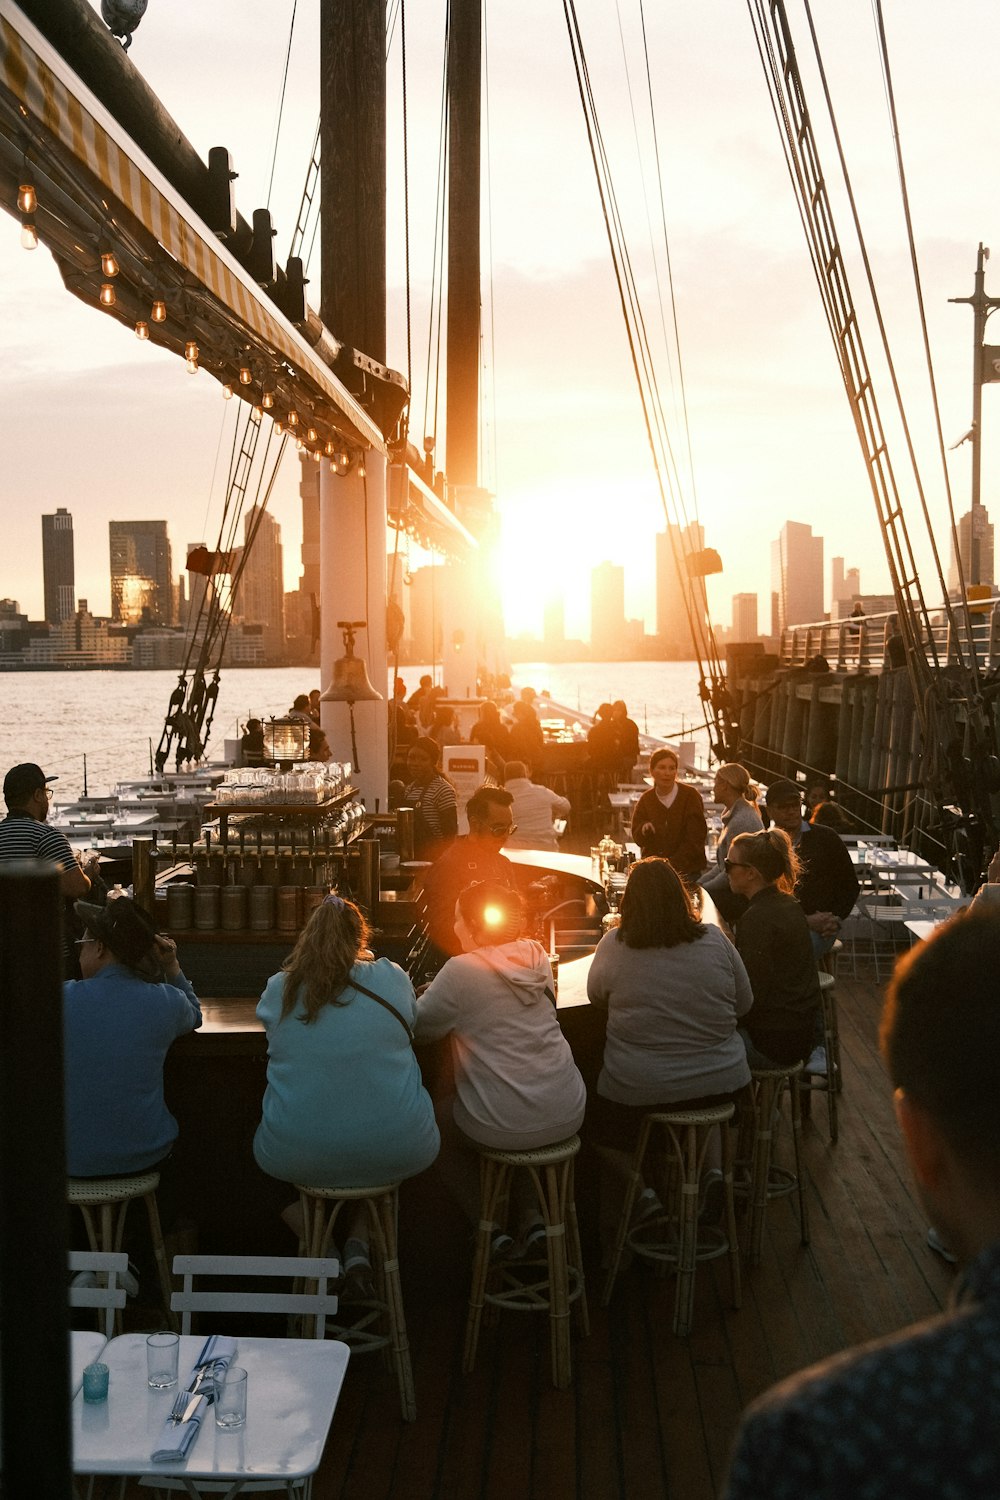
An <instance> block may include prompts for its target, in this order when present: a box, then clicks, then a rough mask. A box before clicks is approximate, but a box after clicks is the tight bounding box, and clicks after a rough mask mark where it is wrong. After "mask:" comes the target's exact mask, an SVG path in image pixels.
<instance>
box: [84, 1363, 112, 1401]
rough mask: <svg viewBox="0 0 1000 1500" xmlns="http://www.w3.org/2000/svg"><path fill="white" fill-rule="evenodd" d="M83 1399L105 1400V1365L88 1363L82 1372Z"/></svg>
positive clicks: (106, 1369)
mask: <svg viewBox="0 0 1000 1500" xmlns="http://www.w3.org/2000/svg"><path fill="white" fill-rule="evenodd" d="M83 1399H84V1401H106V1400H107V1399H108V1367H107V1365H100V1364H98V1365H88V1366H87V1367H86V1369H85V1370H84V1372H83Z"/></svg>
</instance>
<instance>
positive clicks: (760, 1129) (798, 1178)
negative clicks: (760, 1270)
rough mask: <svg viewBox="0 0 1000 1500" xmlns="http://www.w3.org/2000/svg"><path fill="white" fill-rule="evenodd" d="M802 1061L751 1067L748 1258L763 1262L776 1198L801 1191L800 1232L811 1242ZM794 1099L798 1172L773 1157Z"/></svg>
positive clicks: (794, 1129) (796, 1166)
mask: <svg viewBox="0 0 1000 1500" xmlns="http://www.w3.org/2000/svg"><path fill="white" fill-rule="evenodd" d="M801 1077H802V1063H800V1062H797V1063H791V1064H789V1066H788V1067H787V1068H751V1070H750V1081H751V1085H752V1088H753V1094H754V1106H755V1111H754V1113H755V1119H754V1133H753V1151H752V1160H751V1165H750V1182H749V1189H748V1191H749V1195H750V1211H749V1214H748V1216H747V1243H746V1254H747V1260H748V1261H749V1262H750V1264H751V1265H753V1266H756V1265H759V1264H760V1259H761V1253H762V1250H763V1245H764V1219H765V1216H766V1213H767V1205H768V1202H769V1200H770V1199H772V1198H783V1197H785V1196H786V1195H787V1194H788V1193H793V1192H797V1193H798V1198H799V1233H800V1238H801V1242H802V1244H803V1245H808V1243H809V1210H808V1207H807V1205H806V1196H805V1169H804V1167H803V1164H802V1100H801V1094H800V1080H801ZM786 1093H787V1094H789V1096H790V1097H791V1101H792V1110H791V1112H792V1145H793V1147H794V1151H795V1171H794V1172H791V1171H789V1170H788V1169H787V1168H785V1167H778V1166H775V1165H774V1163H773V1160H772V1157H773V1151H774V1137H775V1133H776V1131H777V1127H778V1121H779V1119H780V1118H781V1101H782V1099H783V1098H784V1096H785V1094H786Z"/></svg>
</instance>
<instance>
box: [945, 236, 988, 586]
mask: <svg viewBox="0 0 1000 1500" xmlns="http://www.w3.org/2000/svg"><path fill="white" fill-rule="evenodd" d="M989 258H990V252H989V250H988V249H987V248H986V247H985V246H984V245H980V246H979V253H978V255H977V256H976V282H975V290H974V291H973V294H972V296H971V297H949V298H948V301H949V302H957V303H962V304H964V305H965V306H966V307H971V308H972V315H973V324H972V428H971V438H970V441H971V443H972V514H971V515H970V516H969V554H968V558H963V557H962V549H961V547H956V551H957V555H958V560H959V566H960V567H967V570H968V572H967V577H966V579H965V582H966V583H967V584H968V583H973V584H983V583H985V584H989V585H990V586H991V587H992V584H993V579H992V578H984V577H983V576H982V572H983V563H982V556H981V551H982V549H981V547H980V545H979V543H980V533H981V529H982V526H983V525H984V524H985V516H983V515H981V514H980V510H981V507H982V498H981V494H982V491H981V480H982V458H983V385H984V384H985V383H986V382H988V381H993V380H1000V347H997V346H996V345H989V344H986V343H984V339H985V338H986V320H987V318H988V317H989V315H990V313H991V312H992V311H993V309H994V308H996V307H1000V297H988V296H987V295H986V262H987V261H988V260H989ZM957 540H958V539H957V538H956V543H957Z"/></svg>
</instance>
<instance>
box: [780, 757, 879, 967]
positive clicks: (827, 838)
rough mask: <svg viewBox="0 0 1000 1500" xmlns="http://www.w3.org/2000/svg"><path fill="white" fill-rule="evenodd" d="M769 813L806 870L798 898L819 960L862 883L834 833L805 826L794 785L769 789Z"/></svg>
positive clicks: (788, 783)
mask: <svg viewBox="0 0 1000 1500" xmlns="http://www.w3.org/2000/svg"><path fill="white" fill-rule="evenodd" d="M767 812H768V816H769V817H770V819H771V822H772V823H773V824H774V826H775V828H780V829H781V830H782V831H783V832H784V833H787V834H788V837H789V838H790V839H791V841H792V846H793V848H794V849H795V852H796V854H797V855H798V857H799V860H800V861H801V864H802V873H801V875H800V876H799V878H798V880H797V882H796V885H795V898H796V900H797V901H798V903H799V905H800V906H801V908H802V910H803V911H804V912H805V914H806V921H807V922H808V923H809V930H810V932H811V933H812V939H813V948H814V950H815V952H816V955H817V957H820V956H821V955H822V954H824V953H828V952H829V951H830V949H831V948H832V947H833V945H834V943H835V941H836V938H837V933H838V932H839V931H840V925H841V923H842V922H843V921H844V919H845V918H846V917H849V916H850V914H851V911H852V909H853V907H854V903H855V901H856V900H857V899H858V890H859V889H860V887H859V885H858V877H857V876H856V875H855V873H854V866H853V865H852V864H851V856H850V855H849V854H848V852H847V848H846V846H845V844H844V842H843V840H842V839H841V838H840V836H839V834H836V833H834V831H833V829H832V828H825V827H823V825H822V824H820V823H807V822H806V821H805V819H804V818H803V816H802V791H801V788H799V787H798V786H796V784H795V782H794V781H774V782H772V783H771V785H770V786H769V787H768V789H767Z"/></svg>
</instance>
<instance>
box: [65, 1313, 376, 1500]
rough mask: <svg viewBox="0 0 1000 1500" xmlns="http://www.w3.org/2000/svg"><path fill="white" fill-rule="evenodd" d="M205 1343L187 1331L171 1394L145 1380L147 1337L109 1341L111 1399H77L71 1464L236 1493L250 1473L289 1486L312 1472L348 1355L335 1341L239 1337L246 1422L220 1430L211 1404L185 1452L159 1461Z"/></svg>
mask: <svg viewBox="0 0 1000 1500" xmlns="http://www.w3.org/2000/svg"><path fill="white" fill-rule="evenodd" d="M204 1343H205V1338H204V1336H202V1335H198V1336H194V1335H190V1334H188V1335H185V1336H183V1337H182V1338H181V1347H180V1360H179V1364H178V1370H179V1376H180V1381H179V1383H178V1385H177V1386H175V1387H174V1388H173V1389H172V1390H168V1391H152V1390H150V1389H149V1387H148V1385H147V1384H146V1336H145V1334H142V1333H126V1334H123V1335H122V1336H121V1337H120V1338H116V1339H112V1340H111V1342H110V1343H109V1344H107V1345H106V1346H105V1349H104V1352H103V1354H102V1356H101V1358H102V1361H103V1363H104V1364H106V1365H107V1366H108V1370H109V1390H108V1399H107V1401H104V1402H100V1403H97V1404H93V1405H91V1404H89V1403H86V1402H85V1401H84V1400H83V1396H82V1394H78V1395H76V1396H75V1397H74V1400H73V1409H72V1416H73V1469H74V1472H75V1473H77V1474H155V1475H162V1476H163V1477H164V1478H167V1477H170V1476H178V1475H179V1476H183V1477H185V1478H187V1479H189V1480H191V1481H193V1483H194V1484H195V1485H197V1482H198V1481H199V1480H200V1479H201V1480H209V1479H214V1480H220V1479H229V1480H232V1481H233V1484H232V1488H231V1489H230V1490H229V1491H228V1494H229V1495H236V1494H238V1493H239V1490H240V1489H241V1488H242V1486H243V1484H244V1483H246V1482H247V1481H248V1480H251V1479H254V1480H265V1479H267V1480H273V1481H275V1482H276V1483H278V1484H286V1483H289V1482H290V1481H292V1480H294V1479H304V1478H307V1477H308V1476H310V1475H312V1474H314V1473H315V1472H316V1469H317V1468H318V1467H319V1462H320V1459H321V1458H322V1456H323V1448H324V1445H325V1443H326V1437H327V1433H328V1432H329V1429H330V1423H331V1422H332V1420H333V1413H334V1411H335V1410H336V1407H337V1400H338V1398H339V1396H340V1388H341V1386H342V1384H343V1381H344V1372H345V1370H346V1369H347V1361H348V1357H349V1354H350V1350H349V1349H348V1347H347V1345H346V1344H342V1343H339V1342H337V1341H336V1340H333V1339H266V1338H241V1339H240V1340H239V1341H238V1345H237V1352H236V1356H235V1359H234V1361H233V1363H234V1364H237V1365H241V1366H242V1367H243V1368H244V1369H245V1370H246V1372H247V1420H246V1426H245V1427H242V1428H239V1429H238V1430H237V1431H235V1432H223V1431H220V1430H219V1429H218V1428H217V1427H216V1425H215V1419H214V1416H213V1413H212V1410H211V1407H209V1409H208V1410H207V1412H206V1414H205V1417H204V1420H203V1421H202V1423H201V1428H200V1430H199V1432H198V1436H197V1438H196V1439H195V1441H194V1444H193V1445H192V1447H191V1448H190V1450H189V1452H188V1456H187V1458H186V1459H185V1460H184V1461H183V1462H180V1463H172V1464H171V1463H163V1464H153V1463H151V1462H150V1454H151V1453H152V1452H153V1451H154V1449H155V1448H157V1447H158V1446H159V1443H160V1436H161V1433H162V1431H163V1426H164V1423H165V1422H166V1421H167V1419H168V1418H169V1416H170V1411H171V1407H172V1406H173V1402H174V1397H175V1396H176V1394H177V1392H178V1390H179V1389H180V1382H183V1384H185V1385H186V1384H187V1383H188V1374H189V1372H190V1370H191V1367H192V1366H193V1364H194V1361H195V1360H196V1359H197V1357H198V1355H199V1354H200V1352H201V1350H202V1348H203V1346H204Z"/></svg>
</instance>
